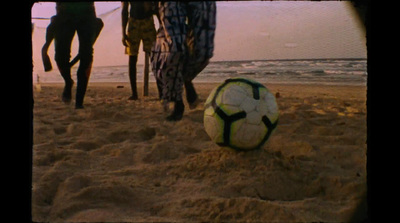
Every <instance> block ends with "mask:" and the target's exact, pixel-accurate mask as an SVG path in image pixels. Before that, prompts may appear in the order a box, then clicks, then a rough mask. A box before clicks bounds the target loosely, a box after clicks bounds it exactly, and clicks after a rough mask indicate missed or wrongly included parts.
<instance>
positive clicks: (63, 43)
mask: <svg viewBox="0 0 400 223" xmlns="http://www.w3.org/2000/svg"><path fill="white" fill-rule="evenodd" d="M57 20H58V22H57V26H56V27H54V48H55V56H54V59H55V61H56V63H57V67H58V70H59V71H60V74H61V76H62V77H63V79H64V82H65V86H64V90H63V93H62V101H64V102H65V103H69V102H70V101H71V90H72V85H73V84H74V81H73V80H72V78H71V67H70V65H69V60H70V57H71V43H72V39H73V38H74V35H75V29H74V27H73V25H72V24H70V23H69V22H68V21H67V20H65V18H61V17H57Z"/></svg>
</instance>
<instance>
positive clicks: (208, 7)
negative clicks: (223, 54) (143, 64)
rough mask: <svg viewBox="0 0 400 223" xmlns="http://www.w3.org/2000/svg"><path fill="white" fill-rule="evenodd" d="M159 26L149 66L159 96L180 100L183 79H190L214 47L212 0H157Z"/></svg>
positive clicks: (214, 25)
mask: <svg viewBox="0 0 400 223" xmlns="http://www.w3.org/2000/svg"><path fill="white" fill-rule="evenodd" d="M159 15H160V20H161V21H160V23H161V24H160V28H159V29H158V31H157V38H156V42H155V44H154V46H153V48H152V53H151V58H150V59H151V66H152V70H153V73H154V75H155V77H156V79H157V84H158V87H159V90H161V92H159V93H160V96H161V99H163V100H166V101H180V100H182V93H183V85H184V82H185V81H192V80H193V79H194V78H195V77H196V76H197V75H198V74H199V73H200V72H201V71H202V70H203V69H204V68H205V67H206V66H207V64H208V62H209V60H210V58H211V57H212V56H213V51H214V36H215V27H216V4H215V2H209V1H205V2H160V3H159Z"/></svg>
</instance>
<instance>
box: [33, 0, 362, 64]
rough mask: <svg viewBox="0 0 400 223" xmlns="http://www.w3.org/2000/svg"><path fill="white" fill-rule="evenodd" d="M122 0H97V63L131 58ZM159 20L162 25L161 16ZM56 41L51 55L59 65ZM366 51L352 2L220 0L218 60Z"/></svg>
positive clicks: (36, 37)
mask: <svg viewBox="0 0 400 223" xmlns="http://www.w3.org/2000/svg"><path fill="white" fill-rule="evenodd" d="M120 4H121V3H120V2H96V3H95V6H96V13H97V16H98V17H100V18H101V19H102V20H103V22H104V24H105V26H104V28H103V30H102V32H101V33H100V36H99V37H98V39H97V41H96V43H95V45H94V62H93V66H119V65H127V64H128V56H127V55H125V54H124V47H123V45H122V42H121V38H122V36H121V11H120V8H119V7H120ZM113 9H115V10H114V11H113ZM110 11H111V12H110ZM53 15H55V3H52V2H39V3H35V4H34V6H33V7H32V17H33V18H37V17H40V18H50V17H51V16H53ZM32 22H33V23H34V24H35V28H34V32H33V36H32V46H33V60H34V62H35V61H37V63H40V64H41V63H42V62H41V56H40V52H41V47H42V46H43V44H44V41H45V31H46V27H47V25H48V23H49V20H43V19H40V20H39V19H32ZM155 23H156V24H155V26H156V28H157V27H158V22H157V21H156V22H155ZM53 45H54V44H52V45H51V47H50V49H49V55H50V58H52V62H53V66H55V62H54V59H53V58H54V47H53ZM78 45H79V44H78V41H77V37H75V39H74V42H73V45H72V55H71V57H74V56H75V55H76V53H77V49H78ZM141 49H142V48H140V51H141ZM366 54H367V53H366V39H365V31H364V29H363V28H362V24H360V22H359V21H358V19H357V17H356V15H355V14H354V11H353V10H352V7H351V3H350V2H346V1H319V2H310V1H272V2H271V1H262V2H261V1H252V2H251V1H250V2H248V1H247V2H217V28H216V36H215V50H214V57H213V58H212V61H231V60H276V59H315V58H366ZM143 58H144V54H143V53H142V52H141V53H140V54H139V61H138V63H139V64H143ZM35 67H38V66H35ZM39 68H42V66H39Z"/></svg>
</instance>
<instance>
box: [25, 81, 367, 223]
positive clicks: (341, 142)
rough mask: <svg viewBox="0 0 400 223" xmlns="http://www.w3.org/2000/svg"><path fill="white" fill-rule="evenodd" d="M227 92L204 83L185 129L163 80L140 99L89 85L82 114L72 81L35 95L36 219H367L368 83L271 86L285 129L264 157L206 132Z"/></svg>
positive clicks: (126, 90) (117, 87)
mask: <svg viewBox="0 0 400 223" xmlns="http://www.w3.org/2000/svg"><path fill="white" fill-rule="evenodd" d="M264 84H265V83H264ZM217 85H218V84H216V83H196V84H195V87H196V89H197V91H198V94H199V97H200V99H201V101H202V103H201V104H200V105H199V106H198V107H197V108H196V109H194V110H189V106H188V105H187V104H185V105H186V110H185V114H184V117H183V119H182V120H181V121H179V122H167V121H164V120H165V117H166V115H167V114H165V113H164V112H163V111H162V107H161V104H160V102H159V101H158V100H157V94H158V93H157V90H156V87H155V84H154V83H150V90H149V94H150V95H149V96H148V97H142V96H140V99H139V100H138V101H128V100H127V99H128V97H129V96H130V87H129V83H89V87H88V91H87V93H86V98H85V102H84V106H85V109H81V110H75V109H74V100H73V102H72V103H71V104H64V103H62V102H61V97H60V96H61V92H62V88H63V84H42V85H41V90H40V91H38V90H37V89H35V90H34V111H33V114H34V119H33V120H34V122H33V125H34V126H33V127H34V130H33V139H34V145H33V175H32V177H33V182H32V187H33V191H32V216H33V221H39V222H346V221H349V220H351V219H354V213H355V212H356V211H359V213H361V216H366V204H365V201H364V202H363V198H364V196H365V193H366V191H367V186H366V176H367V173H366V139H367V137H366V113H367V112H366V87H365V86H333V85H332V86H320V85H305V84H303V85H302V84H298V85H294V84H280V85H278V84H265V85H266V86H267V88H269V89H270V90H271V91H272V92H273V93H274V94H275V93H278V92H279V97H278V98H277V102H278V105H279V110H280V119H279V120H280V121H279V124H278V127H277V130H276V131H275V132H274V134H273V135H272V136H271V138H270V139H269V141H268V142H267V143H266V145H265V146H264V147H263V148H262V149H261V150H258V151H251V152H236V151H234V150H231V149H228V148H221V147H219V146H217V145H216V144H214V143H213V142H212V141H211V140H210V139H209V137H208V135H207V134H206V132H205V130H204V127H203V109H204V107H203V103H204V101H205V100H206V98H207V97H208V94H209V93H210V91H211V90H212V89H213V88H214V87H215V86H217ZM121 86H123V87H122V88H121ZM141 86H142V83H139V84H138V92H139V95H141V92H142V88H141ZM75 87H76V86H75ZM75 87H74V89H73V96H74V95H75V89H76V88H75ZM34 88H35V87H34ZM73 98H74V97H73ZM185 103H186V102H185ZM360 207H361V208H360ZM360 210H361V211H360ZM361 218H362V217H361ZM355 219H360V217H356V218H355Z"/></svg>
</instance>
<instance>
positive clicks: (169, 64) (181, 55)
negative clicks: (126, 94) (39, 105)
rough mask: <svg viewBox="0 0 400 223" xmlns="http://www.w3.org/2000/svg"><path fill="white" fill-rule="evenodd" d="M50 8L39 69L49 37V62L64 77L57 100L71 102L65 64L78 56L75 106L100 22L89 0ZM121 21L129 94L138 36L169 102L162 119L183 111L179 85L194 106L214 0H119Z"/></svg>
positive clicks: (207, 54) (209, 47)
mask: <svg viewBox="0 0 400 223" xmlns="http://www.w3.org/2000/svg"><path fill="white" fill-rule="evenodd" d="M56 11H57V14H56V16H53V17H52V22H51V23H50V25H49V26H48V28H47V33H46V43H45V45H44V46H43V49H42V55H43V62H44V65H45V70H49V69H51V64H50V65H49V61H48V59H46V56H45V55H47V50H48V45H49V44H50V42H51V40H52V39H53V38H54V40H55V41H54V42H55V61H56V63H57V66H58V69H59V71H60V73H61V76H62V77H63V79H64V82H65V86H64V90H63V93H62V100H63V101H64V102H66V103H69V102H70V101H71V90H72V86H73V84H74V82H73V80H72V78H71V67H72V65H73V64H74V63H75V62H76V61H77V60H80V64H79V68H78V71H77V82H78V83H77V90H76V100H75V108H77V109H81V108H83V101H84V96H85V92H86V89H87V85H88V81H89V77H90V73H91V67H92V62H93V44H94V42H95V41H96V39H97V37H98V36H99V34H100V32H101V29H102V27H103V25H104V24H103V22H102V21H101V19H99V18H97V17H96V12H95V6H94V3H93V2H57V4H56ZM153 15H156V16H157V18H158V21H159V24H160V26H159V28H158V30H156V29H155V25H154V20H153ZM121 25H122V44H123V45H124V46H125V49H126V50H125V53H126V54H128V55H129V79H130V83H131V89H132V96H131V97H130V98H129V99H130V100H137V99H138V94H137V88H136V64H137V59H138V58H137V57H138V52H139V45H140V42H141V41H142V42H143V51H144V52H145V58H146V60H148V59H150V64H151V69H152V71H153V73H154V75H155V78H156V81H157V88H158V93H159V97H160V100H161V101H162V103H163V106H164V108H167V107H168V104H169V103H170V102H173V103H174V109H173V111H172V113H171V114H170V115H169V116H168V117H167V120H169V121H178V120H181V119H182V117H183V113H184V103H183V88H184V87H185V92H186V100H187V102H188V104H189V107H190V108H195V107H196V105H197V103H198V96H197V93H196V90H195V88H194V86H193V83H192V81H193V79H194V78H195V77H196V76H197V75H198V74H199V73H200V72H201V71H202V70H203V69H204V68H205V67H206V66H207V64H208V63H209V60H210V58H211V57H212V56H213V51H214V35H215V27H216V4H215V2H210V1H203V2H147V1H145V2H136V1H134V2H122V11H121ZM75 32H77V34H78V39H79V51H78V56H77V57H76V58H75V59H73V60H72V61H70V58H71V43H72V39H73V37H74V35H75ZM49 66H50V68H49ZM46 67H47V68H46Z"/></svg>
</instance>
